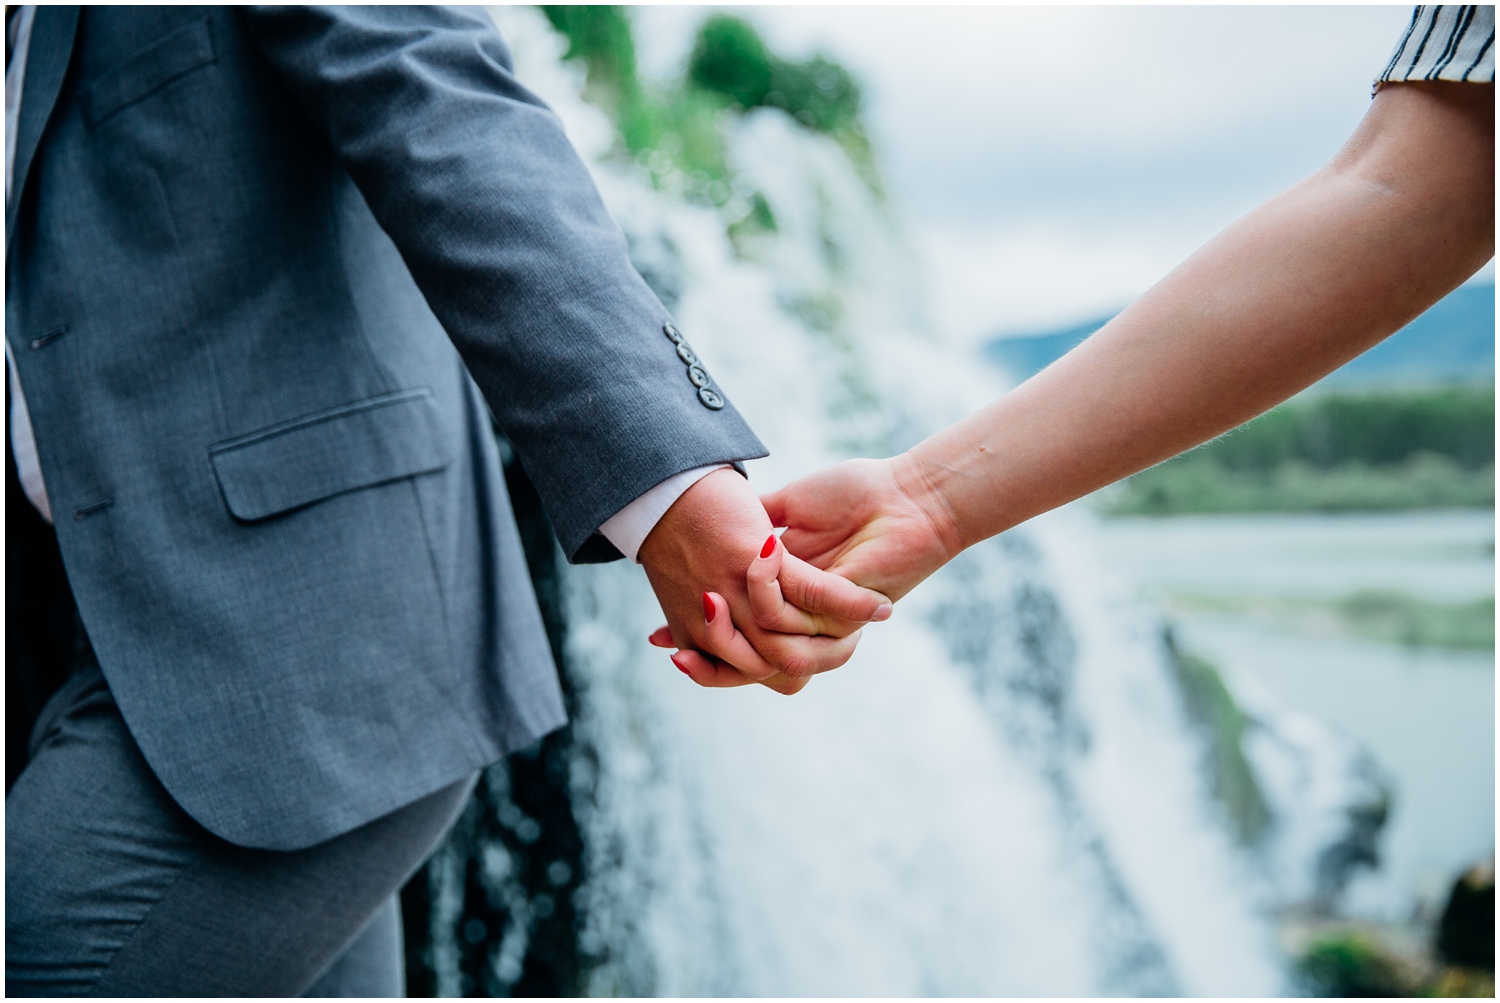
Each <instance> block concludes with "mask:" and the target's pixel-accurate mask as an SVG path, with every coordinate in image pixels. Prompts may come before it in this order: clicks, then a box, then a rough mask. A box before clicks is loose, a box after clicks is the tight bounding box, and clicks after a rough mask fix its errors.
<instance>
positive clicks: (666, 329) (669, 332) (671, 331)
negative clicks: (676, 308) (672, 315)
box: [661, 321, 682, 345]
mask: <svg viewBox="0 0 1500 1003" xmlns="http://www.w3.org/2000/svg"><path fill="white" fill-rule="evenodd" d="M661 333H662V334H665V335H666V336H667V340H668V341H670V342H671V343H672V344H674V345H680V344H682V332H681V331H679V330H677V325H676V324H673V323H672V322H671V321H667V323H665V324H663V325H662V326H661Z"/></svg>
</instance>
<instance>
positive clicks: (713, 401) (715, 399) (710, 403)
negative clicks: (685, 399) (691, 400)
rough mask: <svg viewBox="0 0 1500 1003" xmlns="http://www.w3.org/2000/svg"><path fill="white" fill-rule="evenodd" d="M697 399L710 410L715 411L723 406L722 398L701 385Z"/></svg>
mask: <svg viewBox="0 0 1500 1003" xmlns="http://www.w3.org/2000/svg"><path fill="white" fill-rule="evenodd" d="M698 399H699V400H700V401H702V402H703V406H704V407H706V408H708V409H709V410H710V411H717V410H719V409H720V408H722V407H723V406H724V398H722V397H720V396H719V395H718V394H716V393H714V392H713V391H712V390H710V389H708V387H703V388H701V389H700V390H699V391H698Z"/></svg>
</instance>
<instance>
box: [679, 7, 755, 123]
mask: <svg viewBox="0 0 1500 1003" xmlns="http://www.w3.org/2000/svg"><path fill="white" fill-rule="evenodd" d="M775 73H776V71H775V68H774V67H773V65H772V57H771V52H770V50H769V49H767V48H766V43H765V42H764V41H762V40H761V37H760V33H759V32H757V31H756V30H755V28H754V27H753V26H751V24H750V23H749V22H747V21H742V20H741V19H739V18H737V17H731V16H730V15H728V14H715V15H713V16H712V17H710V18H709V19H708V20H707V21H704V22H703V27H702V28H700V29H699V30H698V40H697V41H696V42H695V43H694V44H693V54H692V56H691V58H690V59H689V60H688V81H689V82H690V83H691V84H693V86H695V87H697V88H699V89H701V90H705V91H708V92H710V93H714V94H722V95H724V96H725V97H726V98H728V99H729V100H731V101H733V102H734V103H736V104H738V105H739V106H740V107H741V108H759V107H761V106H762V105H764V104H765V103H766V97H767V95H769V94H770V93H771V81H772V78H773V77H774V76H775Z"/></svg>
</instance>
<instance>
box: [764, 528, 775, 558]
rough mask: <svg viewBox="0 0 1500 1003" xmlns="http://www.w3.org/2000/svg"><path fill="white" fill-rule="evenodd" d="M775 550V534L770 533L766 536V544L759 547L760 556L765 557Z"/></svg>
mask: <svg viewBox="0 0 1500 1003" xmlns="http://www.w3.org/2000/svg"><path fill="white" fill-rule="evenodd" d="M775 551H776V534H775V533H772V534H771V535H770V536H768V537H766V545H765V546H764V547H761V548H760V556H761V557H762V558H767V557H770V556H771V554H773V553H774V552H775Z"/></svg>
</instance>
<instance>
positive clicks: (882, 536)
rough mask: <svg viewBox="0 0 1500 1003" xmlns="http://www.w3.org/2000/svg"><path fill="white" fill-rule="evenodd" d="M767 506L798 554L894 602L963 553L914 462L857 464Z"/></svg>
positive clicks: (810, 480) (809, 480)
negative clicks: (783, 527) (784, 529)
mask: <svg viewBox="0 0 1500 1003" xmlns="http://www.w3.org/2000/svg"><path fill="white" fill-rule="evenodd" d="M762 501H763V502H764V504H765V508H766V513H767V514H768V515H769V516H770V518H771V521H772V522H774V523H775V524H776V525H778V526H785V527H787V530H786V533H785V534H783V535H782V537H781V542H782V543H783V544H784V545H785V546H786V549H787V551H788V553H789V554H790V555H794V557H796V558H801V559H802V560H804V561H807V562H808V563H810V564H812V565H813V566H815V567H818V568H821V569H823V570H825V571H832V572H834V573H836V574H838V575H842V576H843V577H845V578H848V579H849V580H851V581H853V582H856V583H858V584H860V585H863V586H865V587H866V588H870V589H877V590H879V591H880V592H881V593H883V594H885V595H887V596H889V597H890V598H891V599H892V600H895V599H900V598H901V597H902V596H904V595H906V593H908V592H910V591H911V590H912V589H913V588H914V587H915V586H916V585H917V584H918V583H919V582H921V581H922V580H923V579H924V578H926V577H927V576H928V575H930V574H932V573H933V572H934V571H936V570H937V569H938V568H940V567H942V566H943V565H944V564H945V563H947V562H948V561H949V560H951V559H952V558H953V556H954V555H955V554H957V553H958V552H959V551H960V550H962V549H963V547H962V543H961V541H960V540H959V539H958V534H957V531H956V529H955V528H954V526H953V523H952V520H951V518H950V517H949V514H948V513H947V511H946V508H945V506H944V504H943V502H942V499H941V498H940V497H939V496H938V495H937V494H936V493H935V492H933V491H931V490H930V489H929V487H928V486H927V482H926V480H925V479H924V478H923V477H921V476H920V472H919V471H918V469H917V468H916V466H915V465H914V464H912V463H911V462H910V461H909V459H908V457H906V456H898V457H896V458H894V459H891V460H849V461H847V462H844V463H840V464H837V465H836V466H832V467H828V468H827V469H826V470H820V471H818V472H817V473H815V474H811V475H809V476H807V477H804V478H803V479H802V480H800V481H795V482H793V483H792V484H789V485H787V486H786V487H784V488H782V489H781V490H780V491H773V492H772V493H771V494H768V495H766V496H765V498H763V499H762ZM784 585H785V582H784V581H783V586H784ZM788 598H792V597H791V596H790V595H789V596H788ZM793 601H795V599H793Z"/></svg>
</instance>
